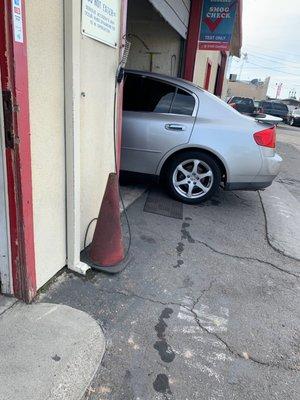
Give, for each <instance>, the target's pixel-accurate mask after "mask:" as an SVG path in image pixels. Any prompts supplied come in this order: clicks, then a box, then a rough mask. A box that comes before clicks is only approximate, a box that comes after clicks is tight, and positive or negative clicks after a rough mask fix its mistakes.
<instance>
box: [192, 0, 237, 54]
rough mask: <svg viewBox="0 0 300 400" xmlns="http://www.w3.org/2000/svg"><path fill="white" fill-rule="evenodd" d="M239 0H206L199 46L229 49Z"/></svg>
mask: <svg viewBox="0 0 300 400" xmlns="http://www.w3.org/2000/svg"><path fill="white" fill-rule="evenodd" d="M237 2H238V0H204V2H203V8H202V18H201V27H200V44H199V48H200V49H203V50H229V46H230V41H231V37H232V32H233V27H234V22H235V16H236V10H237Z"/></svg>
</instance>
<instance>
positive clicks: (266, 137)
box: [253, 126, 276, 149]
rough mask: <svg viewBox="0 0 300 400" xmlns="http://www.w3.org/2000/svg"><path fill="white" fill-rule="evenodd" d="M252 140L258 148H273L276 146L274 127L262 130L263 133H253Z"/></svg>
mask: <svg viewBox="0 0 300 400" xmlns="http://www.w3.org/2000/svg"><path fill="white" fill-rule="evenodd" d="M253 137H254V140H255V142H256V143H257V144H258V145H259V146H264V147H271V148H273V149H274V148H275V146H276V130H275V126H273V127H272V128H268V129H264V130H263V131H259V132H255V133H254V135H253Z"/></svg>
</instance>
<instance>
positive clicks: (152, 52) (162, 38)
mask: <svg viewBox="0 0 300 400" xmlns="http://www.w3.org/2000/svg"><path fill="white" fill-rule="evenodd" d="M189 10H190V0H182V1H177V2H167V1H166V0H129V1H128V13H127V40H128V41H129V42H130V43H131V48H130V53H129V57H128V61H127V65H126V68H129V69H137V70H141V71H151V72H156V73H161V74H166V75H170V76H175V77H181V76H182V70H183V68H182V67H183V56H184V49H185V42H186V37H187V29H188V23H189Z"/></svg>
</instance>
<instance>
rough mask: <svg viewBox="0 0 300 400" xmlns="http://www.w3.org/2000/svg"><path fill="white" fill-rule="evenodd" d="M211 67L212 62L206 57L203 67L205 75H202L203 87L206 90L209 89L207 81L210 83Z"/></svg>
mask: <svg viewBox="0 0 300 400" xmlns="http://www.w3.org/2000/svg"><path fill="white" fill-rule="evenodd" d="M211 67H212V62H211V61H210V59H209V58H208V59H207V62H206V69H205V77H204V85H203V87H204V89H205V90H208V89H209V83H210V75H211Z"/></svg>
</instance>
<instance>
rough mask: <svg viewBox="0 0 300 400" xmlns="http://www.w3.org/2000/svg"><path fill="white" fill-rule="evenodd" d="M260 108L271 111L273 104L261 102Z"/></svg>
mask: <svg viewBox="0 0 300 400" xmlns="http://www.w3.org/2000/svg"><path fill="white" fill-rule="evenodd" d="M261 106H262V107H264V108H269V109H272V108H273V103H271V102H268V101H263V102H262V103H261Z"/></svg>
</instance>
